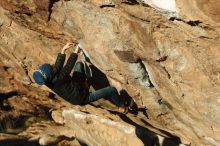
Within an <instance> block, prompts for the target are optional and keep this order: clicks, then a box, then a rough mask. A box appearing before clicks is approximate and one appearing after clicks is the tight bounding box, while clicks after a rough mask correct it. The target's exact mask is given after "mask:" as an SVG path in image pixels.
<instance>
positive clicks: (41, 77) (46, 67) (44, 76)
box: [33, 64, 54, 85]
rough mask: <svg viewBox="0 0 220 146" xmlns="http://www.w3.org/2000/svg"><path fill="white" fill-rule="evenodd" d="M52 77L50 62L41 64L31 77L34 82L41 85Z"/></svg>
mask: <svg viewBox="0 0 220 146" xmlns="http://www.w3.org/2000/svg"><path fill="white" fill-rule="evenodd" d="M53 77H54V71H53V66H51V65H50V64H42V65H41V66H40V67H39V68H38V69H37V70H36V71H34V73H33V78H34V80H35V82H36V83H37V84H39V85H43V84H45V83H47V82H49V81H51V80H52V79H53Z"/></svg>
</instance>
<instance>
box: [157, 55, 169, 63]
mask: <svg viewBox="0 0 220 146" xmlns="http://www.w3.org/2000/svg"><path fill="white" fill-rule="evenodd" d="M166 60H167V56H163V57H161V58H159V59H157V60H156V61H157V62H164V61H166Z"/></svg>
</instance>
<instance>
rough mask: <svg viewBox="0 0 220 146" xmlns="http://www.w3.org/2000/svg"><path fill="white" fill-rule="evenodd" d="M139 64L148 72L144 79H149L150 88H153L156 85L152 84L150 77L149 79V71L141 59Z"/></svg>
mask: <svg viewBox="0 0 220 146" xmlns="http://www.w3.org/2000/svg"><path fill="white" fill-rule="evenodd" d="M138 62H139V63H140V65H141V67H142V68H143V69H144V70H145V71H146V74H145V76H144V77H143V78H144V79H145V78H148V80H149V83H150V86H149V87H151V88H153V87H154V85H153V83H152V82H151V80H150V77H149V74H148V71H147V68H146V66H145V65H144V63H143V62H142V60H141V59H139V61H138Z"/></svg>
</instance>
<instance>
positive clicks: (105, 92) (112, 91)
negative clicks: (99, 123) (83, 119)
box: [73, 62, 121, 106]
mask: <svg viewBox="0 0 220 146" xmlns="http://www.w3.org/2000/svg"><path fill="white" fill-rule="evenodd" d="M73 78H74V80H76V81H78V82H79V83H85V81H86V78H87V77H86V75H85V71H84V65H83V63H82V62H77V63H76V65H75V66H74V73H73ZM104 97H105V98H107V99H109V100H111V101H112V102H113V103H114V104H115V105H117V106H120V104H121V99H120V96H119V94H118V91H117V90H116V88H115V87H112V86H107V87H105V88H102V89H99V90H96V91H95V92H90V93H89V94H88V95H87V96H86V97H85V99H84V101H83V103H82V104H88V103H90V102H93V101H96V100H99V99H101V98H104Z"/></svg>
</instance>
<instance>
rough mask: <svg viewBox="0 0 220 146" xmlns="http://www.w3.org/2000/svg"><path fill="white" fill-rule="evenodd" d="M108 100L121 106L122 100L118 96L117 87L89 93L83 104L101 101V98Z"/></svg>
mask: <svg viewBox="0 0 220 146" xmlns="http://www.w3.org/2000/svg"><path fill="white" fill-rule="evenodd" d="M104 97H106V98H108V99H109V100H111V101H112V102H113V103H114V104H115V105H117V106H120V103H121V99H120V96H119V94H118V91H117V90H116V89H115V87H112V86H108V87H105V88H102V89H99V90H96V91H95V92H91V93H89V95H88V96H87V97H86V98H85V100H84V102H83V104H87V103H90V102H93V101H96V100H99V99H101V98H104Z"/></svg>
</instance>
